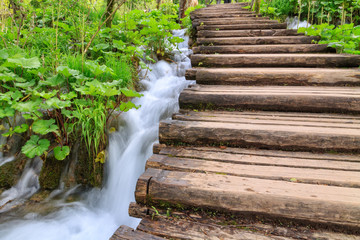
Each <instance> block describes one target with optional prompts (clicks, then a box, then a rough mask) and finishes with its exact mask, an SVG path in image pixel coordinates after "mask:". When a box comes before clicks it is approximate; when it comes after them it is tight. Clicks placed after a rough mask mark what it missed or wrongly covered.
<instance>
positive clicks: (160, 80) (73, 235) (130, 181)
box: [0, 30, 191, 240]
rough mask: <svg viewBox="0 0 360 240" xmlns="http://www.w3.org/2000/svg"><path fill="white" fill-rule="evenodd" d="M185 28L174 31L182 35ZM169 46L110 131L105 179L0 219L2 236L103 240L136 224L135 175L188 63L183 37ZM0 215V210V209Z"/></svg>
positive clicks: (173, 105)
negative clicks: (46, 207) (79, 194)
mask: <svg viewBox="0 0 360 240" xmlns="http://www.w3.org/2000/svg"><path fill="white" fill-rule="evenodd" d="M184 33H185V31H184V30H178V31H175V32H174V35H176V36H179V37H184ZM184 39H185V41H184V42H183V43H181V44H179V46H178V47H179V49H180V50H181V52H179V51H178V50H174V52H175V58H174V61H175V62H176V63H171V64H169V63H167V62H165V61H160V62H158V63H156V64H152V65H150V69H152V71H146V70H143V71H142V72H141V74H142V76H143V80H142V81H141V83H142V84H143V86H144V88H145V89H146V90H145V91H143V92H142V94H143V95H144V96H143V97H141V98H139V99H135V100H134V103H135V104H137V105H141V108H140V109H138V110H130V111H129V112H127V113H125V114H123V115H122V117H123V120H124V124H123V125H122V126H121V127H120V129H119V131H118V132H117V133H114V134H112V135H111V137H110V144H109V157H108V161H107V168H106V169H107V174H106V176H107V179H106V183H105V186H104V188H103V189H101V190H96V189H95V190H93V191H91V192H90V193H88V194H87V195H86V196H84V199H83V200H82V201H78V202H73V203H65V202H61V203H58V206H61V209H60V210H58V211H56V212H53V213H51V214H49V215H47V216H45V217H43V216H39V215H38V214H36V213H30V214H27V215H26V217H25V219H19V220H12V221H10V222H6V223H3V224H1V225H0V239H1V240H5V239H6V240H20V239H21V240H24V239H26V240H31V239H34V240H35V239H36V240H43V239H44V240H65V239H66V240H70V239H71V240H72V239H73V240H75V239H79V240H92V239H94V240H102V239H109V237H110V236H111V235H112V234H113V233H114V232H115V230H116V229H117V228H118V227H119V226H120V225H122V224H124V225H128V226H130V227H134V228H135V227H136V226H137V224H138V223H139V221H140V220H139V219H135V218H131V217H129V215H128V207H129V203H130V202H132V201H135V197H134V190H135V186H136V181H137V179H138V178H139V176H140V175H141V174H142V173H143V171H144V170H145V162H146V160H147V159H148V158H149V157H150V156H151V155H152V145H153V144H154V143H155V142H157V141H158V129H159V121H160V120H161V119H164V118H168V117H171V114H172V113H174V112H176V111H177V110H178V97H179V94H180V92H181V91H182V90H183V89H184V88H185V87H186V86H187V85H188V84H189V81H186V80H185V77H184V74H185V70H186V69H187V68H190V65H191V63H190V59H189V58H188V57H187V55H188V54H189V51H190V50H188V47H187V46H188V38H187V37H186V36H185V37H184ZM0 216H1V215H0Z"/></svg>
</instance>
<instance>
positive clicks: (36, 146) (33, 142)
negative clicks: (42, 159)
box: [21, 135, 50, 158]
mask: <svg viewBox="0 0 360 240" xmlns="http://www.w3.org/2000/svg"><path fill="white" fill-rule="evenodd" d="M49 146H50V141H49V140H47V139H41V140H39V136H37V135H32V136H31V138H30V139H29V140H28V141H27V142H26V144H25V145H24V146H23V147H22V148H21V152H22V153H23V154H25V155H26V156H27V157H28V158H34V157H35V156H41V155H42V154H43V153H44V152H45V151H46V150H47V149H48V148H49Z"/></svg>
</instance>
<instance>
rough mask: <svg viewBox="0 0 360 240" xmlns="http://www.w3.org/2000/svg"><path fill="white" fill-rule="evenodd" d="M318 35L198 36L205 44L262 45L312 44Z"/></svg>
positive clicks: (199, 41) (199, 40) (198, 41)
mask: <svg viewBox="0 0 360 240" xmlns="http://www.w3.org/2000/svg"><path fill="white" fill-rule="evenodd" d="M318 40H319V37H317V36H265V37H234V38H198V39H197V43H198V44H203V45H209V44H212V45H260V44H311V43H313V42H314V41H318Z"/></svg>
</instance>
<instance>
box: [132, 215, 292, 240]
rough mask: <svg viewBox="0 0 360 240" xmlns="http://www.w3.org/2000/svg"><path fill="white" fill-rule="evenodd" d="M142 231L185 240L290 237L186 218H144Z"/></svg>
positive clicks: (281, 238) (265, 239)
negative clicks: (154, 219) (153, 219)
mask: <svg viewBox="0 0 360 240" xmlns="http://www.w3.org/2000/svg"><path fill="white" fill-rule="evenodd" d="M137 229H139V230H140V231H143V232H146V233H149V234H153V235H158V236H163V237H166V238H167V239H183V240H204V239H209V240H210V239H213V240H219V239H229V240H239V239H248V240H270V239H274V240H285V239H289V238H285V237H279V236H266V235H263V234H261V233H254V232H251V231H249V230H248V231H246V230H241V229H236V228H235V227H225V226H218V225H213V224H212V225H209V224H203V223H199V222H191V221H186V220H176V221H170V220H165V219H160V220H158V221H152V220H150V219H148V218H144V219H143V220H142V221H141V222H140V224H139V226H138V228H137Z"/></svg>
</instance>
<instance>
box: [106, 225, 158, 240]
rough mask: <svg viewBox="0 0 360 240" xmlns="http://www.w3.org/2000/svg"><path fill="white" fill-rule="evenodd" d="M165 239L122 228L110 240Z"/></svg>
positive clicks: (123, 226) (125, 227)
mask: <svg viewBox="0 0 360 240" xmlns="http://www.w3.org/2000/svg"><path fill="white" fill-rule="evenodd" d="M163 239H165V238H161V237H157V236H154V235H152V234H148V233H145V232H143V231H137V230H134V229H132V228H130V227H128V226H125V225H122V226H120V227H119V228H118V229H117V230H116V232H115V233H114V234H113V235H112V236H111V238H110V240H163Z"/></svg>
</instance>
